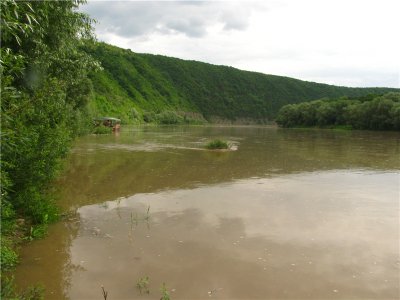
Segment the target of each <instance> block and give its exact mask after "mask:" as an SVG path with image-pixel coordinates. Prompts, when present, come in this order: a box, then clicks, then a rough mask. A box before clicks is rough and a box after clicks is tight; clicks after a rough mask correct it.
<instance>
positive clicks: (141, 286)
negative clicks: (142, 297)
mask: <svg viewBox="0 0 400 300" xmlns="http://www.w3.org/2000/svg"><path fill="white" fill-rule="evenodd" d="M136 287H137V288H138V290H139V292H140V293H142V292H143V293H145V294H150V290H149V276H145V277H142V278H139V280H138V282H137V283H136Z"/></svg>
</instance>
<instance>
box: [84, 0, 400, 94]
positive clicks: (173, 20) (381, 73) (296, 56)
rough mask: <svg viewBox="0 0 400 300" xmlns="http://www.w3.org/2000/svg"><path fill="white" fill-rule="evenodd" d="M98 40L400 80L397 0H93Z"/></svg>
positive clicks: (291, 71)
mask: <svg viewBox="0 0 400 300" xmlns="http://www.w3.org/2000/svg"><path fill="white" fill-rule="evenodd" d="M80 10H81V11H84V12H86V13H88V14H89V15H90V16H91V17H92V18H93V19H95V20H97V23H96V24H95V33H96V35H97V38H98V40H100V41H104V42H107V43H109V44H112V45H115V46H119V47H121V48H125V49H131V50H132V51H134V52H139V53H152V54H161V55H166V56H173V57H178V58H182V59H188V60H197V61H203V62H208V63H212V64H216V65H227V66H232V67H235V68H238V69H242V70H248V71H256V72H261V73H265V74H274V75H282V76H288V77H294V78H298V79H302V80H307V81H314V82H321V83H328V84H334V85H342V86H353V87H367V86H368V87H378V86H379V87H397V88H400V38H399V36H400V34H399V32H400V18H399V13H400V1H399V0H264V1H244V0H242V1H104V0H103V1H94V0H88V3H87V4H86V5H84V6H82V7H81V8H80Z"/></svg>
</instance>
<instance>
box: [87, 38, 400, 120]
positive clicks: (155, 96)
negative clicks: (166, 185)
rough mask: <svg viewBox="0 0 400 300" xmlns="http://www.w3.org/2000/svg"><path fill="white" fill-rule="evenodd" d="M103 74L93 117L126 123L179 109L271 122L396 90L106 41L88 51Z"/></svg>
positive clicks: (96, 83)
mask: <svg viewBox="0 0 400 300" xmlns="http://www.w3.org/2000/svg"><path fill="white" fill-rule="evenodd" d="M86 51H87V52H88V53H90V54H91V55H92V56H93V57H94V58H95V59H97V60H98V61H99V62H100V63H101V65H102V66H103V68H104V70H103V71H100V72H97V73H94V74H92V76H91V79H92V82H93V87H94V100H93V101H92V102H91V104H90V105H91V109H92V111H93V113H95V114H98V115H112V116H116V117H120V118H122V119H123V121H124V122H134V121H135V119H136V120H137V121H138V120H142V118H143V116H144V117H145V119H146V116H147V119H148V120H151V119H152V118H153V117H154V115H155V114H159V113H163V112H165V111H175V112H178V113H179V114H180V115H181V116H183V115H184V112H186V113H187V112H194V113H197V114H187V115H188V116H200V117H201V115H202V116H204V118H205V119H208V120H210V119H211V120H213V119H214V118H215V117H218V118H223V119H230V120H235V119H243V118H251V119H257V120H266V119H268V120H271V119H274V117H275V116H276V114H277V112H278V110H279V108H281V107H282V106H284V105H286V104H289V103H299V102H303V101H309V100H314V99H320V98H324V97H329V98H337V97H341V96H351V97H354V96H362V95H367V94H382V93H385V92H389V91H398V89H386V88H348V87H339V86H333V85H327V84H319V83H313V82H307V81H302V80H297V79H293V78H288V77H282V76H274V75H265V74H261V73H255V72H248V71H241V70H238V69H235V68H232V67H226V66H216V65H211V64H207V63H202V62H197V61H186V60H182V59H178V58H172V57H165V56H160V55H150V54H138V53H133V52H132V51H130V50H125V49H121V48H118V47H115V46H111V45H108V44H105V43H96V44H95V45H92V46H88V47H87V50H86Z"/></svg>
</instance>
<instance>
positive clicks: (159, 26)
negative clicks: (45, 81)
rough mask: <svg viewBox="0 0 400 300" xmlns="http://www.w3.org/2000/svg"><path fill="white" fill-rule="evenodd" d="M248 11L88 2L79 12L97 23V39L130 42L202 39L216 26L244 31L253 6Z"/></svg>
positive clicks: (192, 4) (197, 4)
mask: <svg viewBox="0 0 400 300" xmlns="http://www.w3.org/2000/svg"><path fill="white" fill-rule="evenodd" d="M238 7H240V9H238ZM248 7H249V8H247V9H243V6H235V5H234V2H230V4H229V5H227V3H224V2H211V1H207V2H204V1H177V2H165V1H160V2H153V1H148V2H143V1H140V2H139V1H89V2H88V4H87V5H85V6H82V7H81V10H82V11H84V12H86V13H88V14H89V15H90V16H91V17H92V18H94V19H96V20H97V21H98V24H97V25H96V30H97V32H98V33H99V34H100V35H101V34H102V33H114V34H116V35H119V36H122V37H126V38H132V37H138V36H140V35H147V34H150V33H154V32H161V33H164V34H177V33H182V34H185V35H187V36H189V37H202V36H205V35H206V34H207V28H208V27H209V26H212V25H215V24H218V23H220V24H222V25H223V29H224V30H244V29H245V28H246V27H247V26H248V24H249V19H250V15H251V9H250V7H253V6H250V5H249V6H248ZM235 8H236V9H235Z"/></svg>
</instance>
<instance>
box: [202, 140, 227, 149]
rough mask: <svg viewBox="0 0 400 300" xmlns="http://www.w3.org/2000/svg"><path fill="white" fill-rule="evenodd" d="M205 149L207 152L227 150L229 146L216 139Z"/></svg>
mask: <svg viewBox="0 0 400 300" xmlns="http://www.w3.org/2000/svg"><path fill="white" fill-rule="evenodd" d="M206 148H207V149H209V150H217V149H229V145H228V143H227V142H225V141H222V140H219V139H216V140H213V141H211V142H209V143H208V144H207V145H206Z"/></svg>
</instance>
